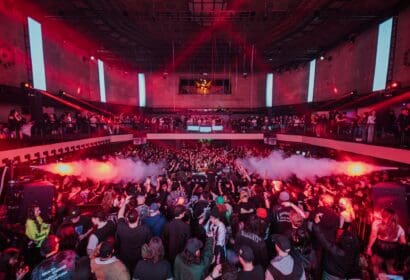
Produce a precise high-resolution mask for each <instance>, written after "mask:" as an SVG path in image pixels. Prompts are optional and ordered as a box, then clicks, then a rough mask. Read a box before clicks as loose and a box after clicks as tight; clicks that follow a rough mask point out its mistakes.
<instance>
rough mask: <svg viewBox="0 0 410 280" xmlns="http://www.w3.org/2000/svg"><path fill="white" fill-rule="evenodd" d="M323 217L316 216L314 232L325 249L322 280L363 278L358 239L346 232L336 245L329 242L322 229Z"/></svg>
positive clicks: (319, 214)
mask: <svg viewBox="0 0 410 280" xmlns="http://www.w3.org/2000/svg"><path fill="white" fill-rule="evenodd" d="M321 216H322V214H321V213H318V214H316V216H315V219H314V222H315V223H314V224H313V226H312V230H313V233H314V234H315V236H316V238H317V240H318V242H319V243H320V244H321V246H322V247H323V249H324V258H323V265H324V271H323V276H322V279H325V280H338V279H352V278H361V272H360V268H359V252H360V248H359V240H358V238H357V237H356V236H355V235H354V234H353V233H352V232H350V231H348V230H344V231H343V233H342V234H341V236H340V237H339V238H338V240H337V241H336V243H332V242H329V241H328V240H327V239H326V236H325V234H324V233H323V231H322V229H321V227H320V223H321Z"/></svg>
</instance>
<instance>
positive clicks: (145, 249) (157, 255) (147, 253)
mask: <svg viewBox="0 0 410 280" xmlns="http://www.w3.org/2000/svg"><path fill="white" fill-rule="evenodd" d="M141 255H142V257H143V258H144V259H145V260H149V261H151V262H153V263H157V262H159V261H160V260H162V259H163V258H164V245H163V244H162V240H161V238H159V237H153V238H151V240H150V241H149V243H148V244H144V245H143V246H142V249H141Z"/></svg>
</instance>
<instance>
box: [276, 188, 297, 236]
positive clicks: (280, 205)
mask: <svg viewBox="0 0 410 280" xmlns="http://www.w3.org/2000/svg"><path fill="white" fill-rule="evenodd" d="M289 200H290V196H289V193H288V192H286V191H282V192H280V194H279V197H278V201H277V204H276V205H275V206H274V207H273V208H272V221H271V222H272V223H271V233H273V234H284V235H286V236H288V237H290V236H291V232H292V223H291V221H290V211H291V209H292V207H291V206H289Z"/></svg>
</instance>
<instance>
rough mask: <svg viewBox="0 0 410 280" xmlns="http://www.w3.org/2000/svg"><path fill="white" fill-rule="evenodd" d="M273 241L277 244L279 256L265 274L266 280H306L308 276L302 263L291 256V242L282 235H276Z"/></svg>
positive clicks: (276, 248)
mask: <svg viewBox="0 0 410 280" xmlns="http://www.w3.org/2000/svg"><path fill="white" fill-rule="evenodd" d="M272 240H273V242H274V244H275V250H276V253H277V256H276V257H275V258H273V260H272V261H271V262H270V264H269V266H268V269H267V270H266V272H265V279H266V280H276V279H297V280H305V279H306V275H305V271H304V269H303V265H302V263H300V262H299V261H298V260H297V259H295V258H293V257H292V256H291V255H290V254H289V252H290V250H291V244H290V240H289V239H288V238H287V237H286V236H285V235H281V234H274V235H273V236H272Z"/></svg>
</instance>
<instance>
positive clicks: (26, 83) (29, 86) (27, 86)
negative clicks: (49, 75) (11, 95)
mask: <svg viewBox="0 0 410 280" xmlns="http://www.w3.org/2000/svg"><path fill="white" fill-rule="evenodd" d="M20 86H21V88H33V87H32V86H31V84H30V83H29V82H21V83H20Z"/></svg>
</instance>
